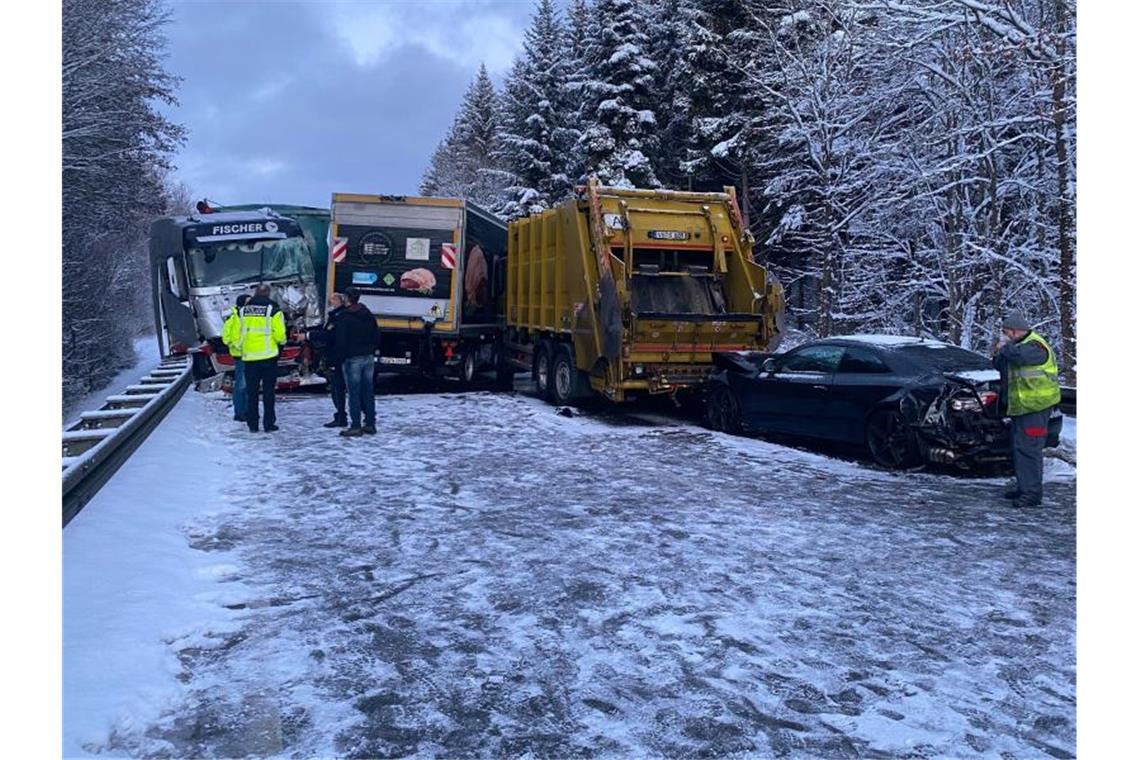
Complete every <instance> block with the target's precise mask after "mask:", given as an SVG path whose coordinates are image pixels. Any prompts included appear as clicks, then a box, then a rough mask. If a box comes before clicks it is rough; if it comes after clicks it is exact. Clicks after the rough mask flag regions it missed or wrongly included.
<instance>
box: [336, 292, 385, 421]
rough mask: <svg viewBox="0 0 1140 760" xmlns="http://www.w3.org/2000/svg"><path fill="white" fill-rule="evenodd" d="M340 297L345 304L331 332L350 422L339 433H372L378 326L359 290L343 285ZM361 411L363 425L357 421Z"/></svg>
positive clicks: (374, 407)
mask: <svg viewBox="0 0 1140 760" xmlns="http://www.w3.org/2000/svg"><path fill="white" fill-rule="evenodd" d="M344 297H345V299H346V300H347V301H348V306H347V307H346V308H345V310H344V311H342V312H341V313H340V315H339V316H338V317H337V320H336V329H335V330H334V331H333V336H334V339H335V343H336V355H337V358H338V360H339V361H340V363H341V365H340V366H341V371H342V372H343V373H344V382H345V385H347V386H348V416H349V417H350V418H351V422H352V425H351V426H350V427H349V428H348V429H347V430H342V431H340V434H341V435H343V436H347V437H352V436H358V435H364V434H365V433H367V434H369V435H374V434H375V433H376V390H375V385H374V383H375V372H376V349H377V344H378V343H379V341H380V330H379V328H377V327H376V317H375V316H373V314H372V312H371V311H369V310H368V307H367V306H365V305H364V304H362V303H360V291H359V290H358V289H356V288H346V289H345V291H344ZM361 412H363V413H364V425H363V426H362V425H361V424H360V423H361V419H360V416H361Z"/></svg>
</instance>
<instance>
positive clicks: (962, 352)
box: [894, 343, 994, 372]
mask: <svg viewBox="0 0 1140 760" xmlns="http://www.w3.org/2000/svg"><path fill="white" fill-rule="evenodd" d="M894 350H896V351H898V352H899V354H901V355H902V356H905V357H906V358H907V359H910V360H911V361H913V362H914V363H915V364H918V365H921V366H922V367H924V368H928V369H931V370H934V371H936V372H953V371H963V370H974V369H993V366H994V365H993V362H992V361H990V360H989V359H988V358H986V357H985V356H982V355H981V354H976V353H974V352H973V351H967V350H966V349H964V348H959V347H958V346H949V345H946V344H945V343H938V344H934V345H931V346H924V345H913V346H899V347H898V348H896V349H894Z"/></svg>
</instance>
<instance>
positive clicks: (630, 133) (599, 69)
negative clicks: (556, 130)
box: [578, 0, 660, 187]
mask: <svg viewBox="0 0 1140 760" xmlns="http://www.w3.org/2000/svg"><path fill="white" fill-rule="evenodd" d="M643 10H644V9H643V7H642V4H641V3H640V2H638V1H637V0H597V4H596V6H595V14H596V22H597V26H596V27H595V28H594V30H593V31H594V32H595V35H594V36H592V37H591V38H590V39H589V42H588V43H587V45H586V51H585V59H586V61H585V62H586V72H587V74H588V76H589V77H590V79H589V81H587V82H586V84H585V86H584V88H583V89H584V97H583V102H584V104H585V108H584V112H583V125H584V126H585V129H584V131H583V133H582V135H581V137H580V138H579V140H578V144H579V147H580V149H581V150H582V152H583V153H584V154H585V158H586V166H587V169H588V171H590V172H596V173H597V175H598V177H599V179H601V181H602V182H603V183H604V184H608V185H614V186H617V187H659V186H660V182H659V181H658V180H657V175H656V173H655V172H654V171H653V162H652V160H651V159H650V156H653V155H655V153H656V150H657V148H658V139H657V136H656V131H657V116H656V114H655V113H654V105H655V103H654V98H653V95H654V91H653V88H654V73H655V72H656V70H657V65H656V64H655V63H654V62H653V61H652V60H650V58H649V40H648V37H647V35H646V33H645V27H646V23H645V14H644V13H643Z"/></svg>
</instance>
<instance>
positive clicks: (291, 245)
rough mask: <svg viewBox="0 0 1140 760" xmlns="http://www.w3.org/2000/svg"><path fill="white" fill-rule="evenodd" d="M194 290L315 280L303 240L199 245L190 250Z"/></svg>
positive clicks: (188, 253) (244, 241) (239, 241)
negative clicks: (291, 279)
mask: <svg viewBox="0 0 1140 760" xmlns="http://www.w3.org/2000/svg"><path fill="white" fill-rule="evenodd" d="M186 257H187V259H188V260H189V264H190V283H191V284H192V285H193V286H194V287H199V288H200V287H209V286H212V285H234V284H237V283H251V282H261V281H269V280H286V279H290V278H294V277H300V278H301V279H305V280H313V279H315V275H314V274H313V260H312V258H310V256H309V248H308V246H307V245H305V240H304V238H300V237H291V238H285V239H284V240H248V241H247V240H237V241H232V242H225V243H214V244H209V245H202V246H196V247H193V248H191V249H189V250H188V251H187V256H186Z"/></svg>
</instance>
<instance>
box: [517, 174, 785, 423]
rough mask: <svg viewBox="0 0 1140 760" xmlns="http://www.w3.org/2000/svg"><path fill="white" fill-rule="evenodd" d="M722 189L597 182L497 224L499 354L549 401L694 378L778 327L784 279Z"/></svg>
mask: <svg viewBox="0 0 1140 760" xmlns="http://www.w3.org/2000/svg"><path fill="white" fill-rule="evenodd" d="M752 242H753V241H752V236H751V234H750V233H749V232H748V231H747V230H746V229H745V227H744V225H743V224H742V221H741V216H740V212H739V208H738V207H737V203H736V196H735V193H734V191H733V188H731V187H728V188H725V192H723V193H697V192H678V191H669V190H633V189H624V188H615V187H602V186H600V185H599V184H598V182H597V180H596V179H595V178H591V179H590V181H589V182H588V183H587V185H586V187H584V188H581V189H580V190H579V193H578V197H577V198H575V199H572V200H569V201H566V202H565V203H563V204H562V205H560V206H558V207H556V208H553V209H549V210H547V211H543V212H541V213H539V214H532V215H531V216H529V217H526V218H523V219H518V220H515V221H513V222H511V223H510V225H509V229H508V253H507V288H506V334H505V338H506V340H505V344H504V355H505V356H506V358H507V359H508V361H509V362H511V363H512V364H513V365H514V366H515V367H518V368H520V369H525V370H529V371H531V372H532V374H533V376H534V378H535V380H536V382H537V384H538V387H539V392H540V393H542V394H543V395H544V396H545V397H546V398H547V399H548V400H550V401H552V402H554V403H556V404H566V403H569V402H571V401H572V400H574V399H575V398H578V397H580V396H583V395H589V394H590V393H591V392H593V393H597V394H600V395H602V396H604V397H605V398H608V399H610V400H611V401H616V402H621V401H626V400H630V399H634V398H636V397H637V396H639V395H647V394H669V395H674V396H675V395H676V394H677V393H679V392H683V391H689V390H695V389H697V388H700V387H701V386H702V385H703V383H704V382H705V381H706V380H707V378H708V377H709V376H710V374H711V373H712V372H713V370H714V366H713V357H714V356H715V355H716V354H718V353H720V352H733V351H768V350H772V349H774V348H775V347H776V346H777V344H778V343H779V340H780V329H781V328H780V325H781V323H782V321H783V308H784V299H783V290H782V288H781V287H780V285H779V283H777V282H776V280H775V279H774V278H772V277H771V276H770V275H769V273H768V271H767V270H766V269H765V268H764V267H762V266H760V265H758V264H756V263H755V262H754V261H753V258H752Z"/></svg>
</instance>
